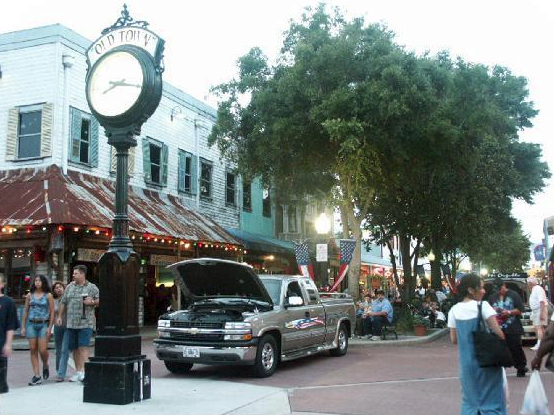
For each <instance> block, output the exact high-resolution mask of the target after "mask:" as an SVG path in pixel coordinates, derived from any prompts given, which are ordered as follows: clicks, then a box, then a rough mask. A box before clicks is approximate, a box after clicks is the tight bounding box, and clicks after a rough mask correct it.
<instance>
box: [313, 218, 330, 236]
mask: <svg viewBox="0 0 554 415" xmlns="http://www.w3.org/2000/svg"><path fill="white" fill-rule="evenodd" d="M330 230H331V221H330V220H329V217H328V216H327V215H326V214H325V213H321V214H320V215H319V216H318V217H317V219H316V220H315V231H316V232H317V233H318V235H326V234H328V233H329V231H330Z"/></svg>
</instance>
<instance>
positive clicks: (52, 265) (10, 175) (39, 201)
mask: <svg viewBox="0 0 554 415" xmlns="http://www.w3.org/2000/svg"><path fill="white" fill-rule="evenodd" d="M114 192H115V189H114V183H113V182H112V181H110V180H106V179H101V178H98V177H95V176H88V175H85V174H80V173H76V172H74V171H69V172H68V174H67V175H63V174H62V173H61V171H60V169H59V167H57V166H50V167H48V168H47V169H45V170H35V169H20V170H12V171H9V172H2V173H0V193H1V194H4V195H7V196H6V197H5V198H4V200H3V203H2V204H0V218H2V219H0V226H1V227H2V232H1V233H0V249H1V255H0V272H3V273H4V275H5V276H6V282H7V284H6V290H7V294H8V295H10V296H12V297H13V298H14V299H16V300H21V299H22V298H23V296H24V295H25V293H26V292H27V291H28V289H29V286H30V285H29V284H30V281H31V280H32V278H33V277H34V276H35V275H38V274H43V275H45V276H47V278H48V279H49V280H50V281H51V282H53V281H56V280H59V281H63V282H65V283H67V282H68V281H70V279H71V276H70V271H71V269H72V268H73V267H74V266H75V265H77V264H84V265H86V266H87V268H88V275H87V277H88V279H89V280H90V281H92V282H94V283H97V282H98V260H99V258H100V256H101V255H102V254H103V253H104V252H105V251H106V249H107V247H108V243H109V241H110V239H111V225H112V212H113V199H114ZM129 219H130V221H129V228H130V238H131V241H132V243H133V247H134V250H135V251H136V252H137V253H138V254H139V255H140V256H141V265H142V266H141V270H140V278H141V286H142V287H144V290H142V293H141V297H146V295H147V293H146V287H147V285H148V283H149V282H150V281H153V282H154V287H160V286H161V285H162V284H163V285H164V287H162V288H165V285H166V283H167V285H169V282H170V281H167V280H168V279H170V277H168V275H167V272H166V270H165V266H166V265H168V264H169V263H171V262H174V261H178V260H182V259H186V258H195V257H200V256H211V257H216V258H227V259H231V260H238V259H240V258H241V257H242V255H243V254H244V248H243V247H242V245H241V244H240V243H239V242H238V241H237V240H235V239H234V238H233V237H232V236H231V235H230V234H229V233H227V232H226V231H225V230H224V229H223V228H221V227H220V226H219V225H217V224H216V223H215V222H214V221H212V220H211V219H209V218H207V217H205V216H202V215H199V214H198V213H196V212H193V211H191V210H190V209H188V208H187V207H186V206H184V204H182V203H181V201H180V199H179V198H176V197H173V196H170V195H161V194H159V193H158V192H155V191H153V190H145V189H137V188H133V187H130V188H129ZM145 311H146V309H145ZM155 317H157V316H153V315H149V314H148V313H146V312H145V315H144V318H145V319H146V320H149V319H150V320H151V319H152V318H155Z"/></svg>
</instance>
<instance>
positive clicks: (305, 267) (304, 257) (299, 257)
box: [294, 242, 314, 279]
mask: <svg viewBox="0 0 554 415" xmlns="http://www.w3.org/2000/svg"><path fill="white" fill-rule="evenodd" d="M294 254H295V255H296V263H297V264H298V269H300V273H301V274H302V275H304V276H305V277H310V278H311V279H314V269H313V266H312V264H311V262H310V254H309V252H308V244H307V243H306V242H302V243H298V242H295V243H294Z"/></svg>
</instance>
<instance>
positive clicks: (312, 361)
mask: <svg viewBox="0 0 554 415" xmlns="http://www.w3.org/2000/svg"><path fill="white" fill-rule="evenodd" d="M526 352H527V355H528V357H530V356H531V355H532V352H531V351H530V350H529V348H528V347H526ZM143 353H145V354H147V355H148V356H149V357H151V359H152V372H153V373H152V374H153V382H155V381H156V379H157V378H178V377H179V376H177V375H173V374H170V373H169V372H167V371H166V369H165V367H164V366H163V363H162V362H159V361H158V360H157V359H156V358H155V355H154V352H153V347H152V341H151V340H144V341H143ZM51 361H53V354H52V357H51ZM30 375H31V372H30V363H29V360H28V352H26V351H16V352H14V354H13V356H12V357H11V358H10V369H9V375H8V378H9V382H10V387H11V388H19V387H27V386H26V383H27V382H28V380H29V378H30ZM458 375H459V371H458V363H457V351H456V349H455V347H454V346H452V345H451V344H450V343H449V341H448V338H447V337H444V338H442V339H440V340H437V341H434V342H431V343H427V344H422V345H417V346H414V345H412V346H383V347H367V348H364V347H351V348H350V350H349V352H348V354H347V355H346V356H344V357H340V358H333V357H330V356H329V355H327V354H322V355H319V356H312V357H309V358H306V359H302V360H297V361H293V362H287V363H284V364H282V365H281V367H280V368H279V369H278V371H277V372H276V373H275V374H274V375H273V376H272V377H271V378H268V379H255V378H252V377H250V376H249V374H248V371H247V370H246V369H244V368H236V367H213V366H203V365H199V366H195V367H194V368H193V370H192V372H191V373H190V374H188V375H186V376H187V377H188V378H196V379H203V380H209V381H213V382H214V388H217V383H218V382H220V381H230V382H239V383H242V384H252V385H260V386H273V387H278V388H283V389H285V390H286V391H287V392H288V395H289V400H290V405H291V408H292V410H293V411H296V412H318V413H333V414H370V415H389V414H390V415H399V414H410V415H420V414H421V415H423V414H425V415H428V414H429V413H433V414H439V415H451V414H452V415H455V414H459V405H460V383H459V379H458ZM528 379H529V378H526V379H522V378H516V377H515V371H514V370H513V369H508V382H509V388H510V407H509V413H510V414H514V415H515V414H518V413H519V409H520V408H521V402H522V399H523V394H524V392H525V387H526V386H527V382H528ZM542 379H543V382H544V385H545V388H546V391H547V394H548V395H549V397H552V396H553V394H552V391H554V375H553V374H551V373H549V372H544V371H543V375H542ZM49 382H50V381H49ZM72 386H73V385H69V384H67V383H64V384H61V385H60V389H63V388H65V387H72ZM75 387H77V386H76V385H75ZM551 412H552V413H554V405H551Z"/></svg>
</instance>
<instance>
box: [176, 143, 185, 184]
mask: <svg viewBox="0 0 554 415" xmlns="http://www.w3.org/2000/svg"><path fill="white" fill-rule="evenodd" d="M186 162H187V160H186V154H185V152H184V151H182V150H179V161H178V166H177V190H179V191H181V192H184V191H185V165H186Z"/></svg>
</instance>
